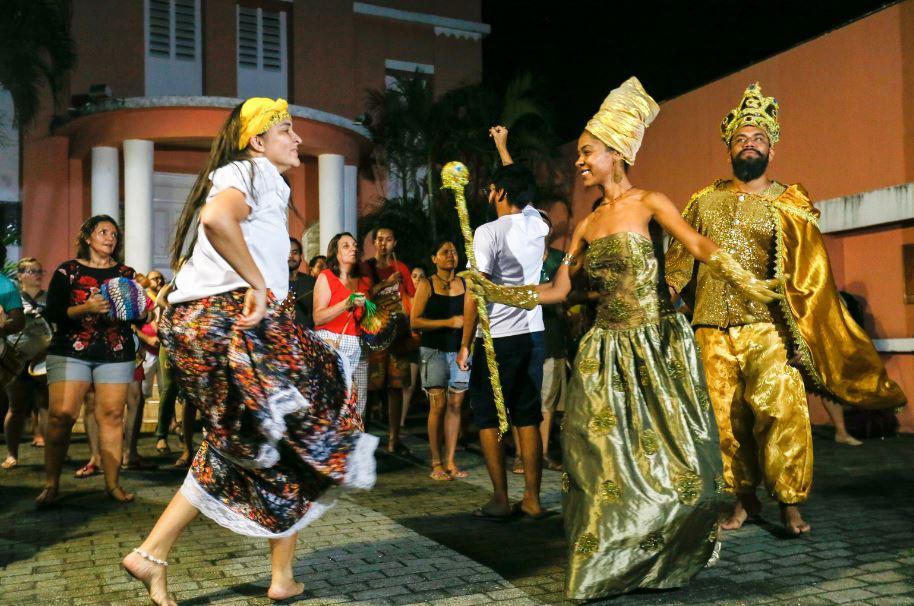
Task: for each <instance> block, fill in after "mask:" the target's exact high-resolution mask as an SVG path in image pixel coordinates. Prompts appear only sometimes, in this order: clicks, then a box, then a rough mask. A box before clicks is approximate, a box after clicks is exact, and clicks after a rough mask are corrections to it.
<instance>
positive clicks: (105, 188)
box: [92, 147, 121, 223]
mask: <svg viewBox="0 0 914 606" xmlns="http://www.w3.org/2000/svg"><path fill="white" fill-rule="evenodd" d="M118 168H119V167H118V161H117V148H116V147H93V148H92V214H93V215H108V216H110V217H111V218H112V219H114V220H115V221H117V222H118V223H120V220H121V217H120V214H121V212H120V203H119V198H120V177H119V172H118Z"/></svg>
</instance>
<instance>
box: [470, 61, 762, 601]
mask: <svg viewBox="0 0 914 606" xmlns="http://www.w3.org/2000/svg"><path fill="white" fill-rule="evenodd" d="M658 111H659V107H658V106H657V104H656V103H655V102H654V100H653V99H651V97H650V96H648V95H647V93H646V92H645V91H644V89H643V88H642V87H641V84H640V82H638V80H637V79H636V78H630V79H629V80H628V81H626V82H625V83H623V84H622V86H620V87H619V88H617V89H615V90H613V91H612V92H611V93H610V95H609V96H608V97H607V98H606V100H605V101H604V103H603V105H602V106H601V108H600V111H599V112H598V113H597V115H596V116H594V118H593V119H592V120H591V121H590V122H589V123H588V125H587V128H586V130H585V131H584V132H583V134H582V135H581V137H580V139H579V140H578V151H579V157H578V159H577V162H576V165H577V166H578V168H579V169H580V172H581V176H582V178H583V180H584V183H585V184H586V185H596V186H598V187H600V188H601V189H602V190H603V202H602V204H601V205H600V206H599V207H597V208H596V209H595V210H594V211H593V212H592V213H591V214H590V215H589V216H588V217H587V218H585V219H584V220H583V221H581V223H579V224H578V226H577V227H576V229H575V231H574V235H573V237H572V241H571V246H570V248H569V251H568V254H567V255H566V257H565V261H564V262H563V266H562V267H561V268H560V269H559V272H558V274H557V275H556V278H555V280H554V281H553V282H551V283H549V284H543V285H540V286H527V287H504V286H497V285H494V284H492V283H491V282H489V281H487V280H486V279H485V278H484V277H483V276H481V275H480V274H476V273H470V274H469V277H471V278H472V280H473V285H472V288H473V289H474V290H475V291H476V292H478V293H482V294H484V295H485V296H486V298H487V299H489V300H490V301H496V302H500V303H508V304H512V305H517V306H520V307H527V308H531V307H533V306H535V305H537V304H540V303H542V304H547V303H556V302H560V301H563V300H564V299H565V297H566V296H567V294H568V292H569V291H570V290H571V281H570V277H569V272H570V270H571V268H573V267H575V266H577V265H580V263H579V262H578V261H577V259H578V258H580V257H581V256H583V253H584V251H585V249H586V252H587V254H586V260H585V261H584V262H583V268H584V270H585V271H586V272H587V274H588V276H589V278H590V279H591V281H592V282H593V283H594V284H595V285H596V288H597V290H599V292H600V303H599V307H598V312H597V318H596V321H595V323H594V326H593V327H592V328H591V329H590V331H589V332H587V333H586V334H585V335H584V337H583V338H582V339H581V343H580V346H579V349H578V353H577V357H576V359H575V362H574V367H573V376H572V380H571V385H570V392H569V397H568V398H567V400H566V402H567V404H566V412H565V420H564V423H563V438H564V439H563V449H564V463H565V469H566V474H565V475H564V477H563V481H562V489H563V492H564V503H563V509H564V518H565V529H566V534H567V537H568V560H569V564H568V575H567V578H566V585H565V593H566V595H567V597H569V598H575V599H594V598H598V597H601V596H606V595H613V594H620V593H625V592H628V591H631V590H633V589H636V588H639V587H640V588H656V589H663V588H671V587H679V586H682V585H684V584H686V583H688V581H689V580H690V579H691V578H692V577H693V576H694V575H695V574H697V573H698V572H699V571H700V570H701V569H702V568H703V567H704V566H705V565H706V563H707V562H708V560H709V559H710V558H711V556H712V554H713V552H714V549H715V545H716V543H717V523H718V518H719V516H720V513H721V511H722V508H723V507H725V506H726V503H725V501H724V499H723V497H724V495H722V494H720V490H721V484H720V472H721V458H720V449H719V446H718V436H717V428H716V425H715V423H714V416H713V413H712V411H711V406H710V399H709V397H708V393H707V388H706V386H705V379H704V371H703V369H702V365H701V361H700V357H699V355H698V351H697V349H696V346H695V340H694V335H693V333H692V329H691V327H690V326H689V324H688V322H687V320H686V319H685V318H684V317H683V316H682V315H681V314H678V313H676V312H674V311H673V309H672V306H671V305H670V304H669V297H668V295H667V294H666V292H665V288H661V286H660V285H661V284H664V280H663V279H662V275H661V274H662V264H661V263H659V262H658V258H659V259H661V260H662V258H663V257H662V254H660V255H659V256H658V251H659V252H660V253H662V249H660V248H659V234H655V236H657V237H655V238H653V239H652V237H651V236H652V233H651V232H652V231H654V230H652V229H651V228H650V227H649V226H650V225H652V221H656V223H659V225H660V226H662V227H663V228H664V229H666V231H667V232H669V233H670V234H671V235H672V236H673V237H674V238H676V239H677V240H679V241H680V242H682V243H683V244H684V245H685V246H686V248H687V249H688V250H689V251H691V252H692V254H693V255H695V257H696V258H697V259H699V260H701V261H703V262H705V263H707V264H708V266H709V268H712V270H713V271H715V272H716V273H718V274H719V275H721V276H722V277H724V278H725V279H727V280H729V281H731V282H733V283H734V284H736V285H738V286H739V287H740V288H741V290H742V292H743V293H744V294H745V296H747V297H750V298H754V299H758V300H764V301H770V300H772V299H773V298H775V297H777V296H778V295H777V294H776V293H775V292H773V291H772V290H770V288H771V287H773V286H774V284H773V283H771V282H765V281H761V280H757V279H756V278H754V277H753V276H752V275H751V274H749V272H747V271H745V270H744V269H743V268H742V267H740V266H739V265H738V264H737V263H736V262H735V261H734V260H733V259H732V257H730V256H729V255H728V254H727V253H726V252H725V251H723V250H720V249H718V247H717V246H716V245H715V244H714V243H713V242H711V241H710V240H708V239H707V238H704V237H702V236H701V235H699V234H698V233H696V232H695V231H694V230H692V228H691V227H689V225H688V224H687V223H686V222H685V221H683V219H682V218H681V216H680V215H679V211H678V210H677V209H676V207H675V206H674V205H673V203H672V202H671V201H670V200H669V199H668V198H667V197H666V196H664V195H663V194H660V193H658V192H653V191H648V190H645V189H641V188H637V187H634V186H632V184H631V183H630V181H629V180H628V176H627V174H626V166H625V165H624V164H625V163H627V164H632V163H633V162H634V159H635V154H636V152H637V150H638V147H639V146H640V143H641V138H642V137H643V134H644V128H645V127H646V126H647V125H648V124H650V122H651V121H652V120H653V118H654V117H655V116H656V114H657V112H658Z"/></svg>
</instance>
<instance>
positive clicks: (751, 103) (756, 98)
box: [720, 82, 781, 145]
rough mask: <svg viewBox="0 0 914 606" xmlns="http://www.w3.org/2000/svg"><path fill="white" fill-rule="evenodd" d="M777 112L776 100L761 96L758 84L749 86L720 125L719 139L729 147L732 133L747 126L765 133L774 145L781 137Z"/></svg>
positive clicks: (760, 88)
mask: <svg viewBox="0 0 914 606" xmlns="http://www.w3.org/2000/svg"><path fill="white" fill-rule="evenodd" d="M778 110H779V106H778V102H777V100H776V99H775V98H774V97H765V96H764V95H762V87H761V86H760V85H759V83H758V82H756V83H754V84H750V85H749V86H747V87H746V92H744V93H743V98H742V99H741V100H740V102H739V105H737V106H736V107H734V108H733V109H731V110H730V113H728V114H727V115H726V116H724V119H723V122H721V123H720V138H721V139H723V141H724V143H726V144H727V145H730V139H732V138H733V133H735V132H736V131H737V130H739V129H740V128H742V127H743V126H747V125H748V126H756V127H758V128H760V129H762V130H763V131H765V132H766V133H767V134H768V140H769V141H770V142H771V144H775V143H777V142H778V139H780V136H781V125H780V124H779V123H778Z"/></svg>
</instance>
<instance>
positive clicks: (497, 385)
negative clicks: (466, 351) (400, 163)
mask: <svg viewBox="0 0 914 606" xmlns="http://www.w3.org/2000/svg"><path fill="white" fill-rule="evenodd" d="M469 182H470V171H469V170H467V167H466V166H464V164H463V163H462V162H457V161H454V162H448V163H447V164H445V165H444V168H442V169H441V188H442V189H450V190H453V191H454V198H455V200H456V206H457V217H458V219H460V231H461V233H463V244H464V246H465V247H466V252H467V261H469V263H470V267H472V268H473V269H477V267H476V255H475V253H474V252H473V231H472V230H471V229H470V215H469V213H467V200H466V196H464V193H463V188H464V187H466V184H467V183H469ZM473 297H474V298H475V299H476V311H477V312H478V313H479V325H480V326H481V327H482V343H483V346H484V347H485V350H486V365H487V366H488V367H489V381H490V382H491V383H492V394H493V396H494V399H495V409H496V410H497V411H498V432H499V434H500V435H505V434H506V433H507V432H508V414H507V413H506V412H505V398H504V396H503V395H502V393H501V381H500V380H499V378H498V365H497V364H496V362H495V345H494V344H493V343H492V332H491V331H490V330H489V311H488V309H486V301H485V299H484V298H483V297H482V296H480V295H479V294H476V293H475V292H474V293H473Z"/></svg>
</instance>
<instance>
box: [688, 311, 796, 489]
mask: <svg viewBox="0 0 914 606" xmlns="http://www.w3.org/2000/svg"><path fill="white" fill-rule="evenodd" d="M695 339H696V341H697V342H698V345H699V347H700V348H701V357H702V361H703V362H704V367H705V376H706V377H707V383H708V392H709V393H710V395H711V402H712V404H713V407H714V414H715V416H716V417H717V428H718V430H719V431H720V449H721V454H722V457H723V474H724V476H723V477H724V482H725V484H726V486H727V488H728V489H730V490H732V491H733V492H734V493H736V494H745V493H751V492H754V491H755V488H756V486H758V484H759V482H760V481H761V480H764V482H765V487H766V488H767V489H768V492H769V493H770V494H771V495H772V496H773V497H774V498H776V499H777V500H778V501H780V502H781V503H786V504H796V503H802V502H804V501H805V500H806V497H807V496H808V494H809V488H810V486H811V485H812V433H811V429H810V425H809V410H808V409H807V406H806V390H805V389H804V387H803V379H802V377H801V375H800V371H798V370H797V369H796V368H794V367H792V366H790V365H788V364H787V348H786V346H785V343H786V339H784V338H783V337H782V336H781V333H780V332H779V330H778V326H776V325H774V324H771V323H768V322H759V323H755V324H747V325H745V326H731V327H729V328H726V329H720V328H713V327H701V328H698V329H697V330H696V331H695Z"/></svg>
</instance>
